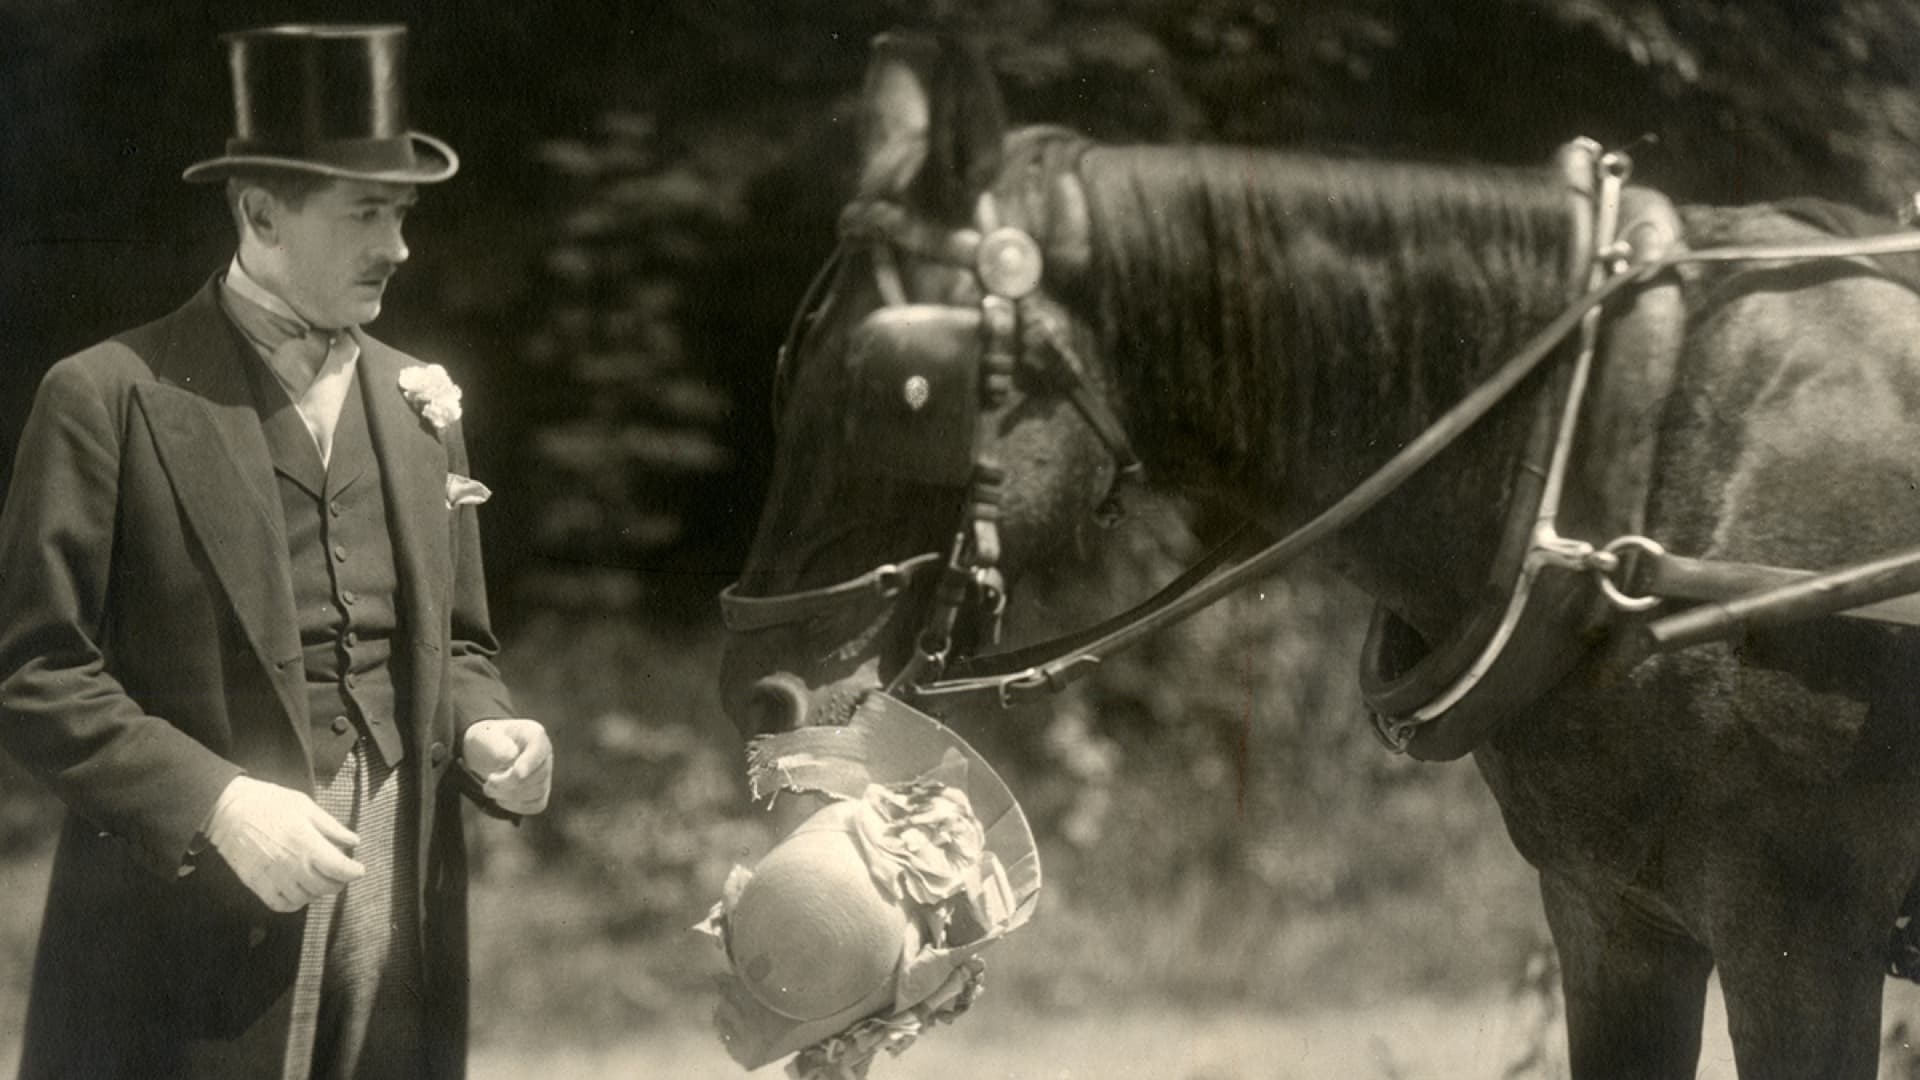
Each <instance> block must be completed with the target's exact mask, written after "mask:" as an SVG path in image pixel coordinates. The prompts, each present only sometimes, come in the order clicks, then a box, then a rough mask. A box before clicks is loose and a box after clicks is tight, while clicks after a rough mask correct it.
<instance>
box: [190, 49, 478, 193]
mask: <svg viewBox="0 0 1920 1080" xmlns="http://www.w3.org/2000/svg"><path fill="white" fill-rule="evenodd" d="M220 40H221V42H222V43H223V44H224V45H225V46H226V48H227V67H228V70H229V72H230V73H231V75H232V78H233V137H232V138H229V139H228V140H227V148H226V153H224V154H221V155H220V156H218V157H214V158H209V159H207V160H205V161H201V162H197V163H195V164H193V165H191V166H189V167H188V168H187V170H186V172H184V173H182V174H181V176H182V178H183V179H186V180H190V181H195V182H205V181H212V180H223V179H225V178H226V177H227V176H228V175H230V174H231V173H233V172H234V171H236V170H238V169H246V168H255V169H292V170H296V171H299V172H308V173H318V174H320V175H323V176H334V177H340V178H342V179H349V180H375V181H384V182H389V183H402V184H431V183H435V182H437V181H440V180H445V179H446V178H448V177H450V176H452V175H453V174H454V173H455V172H456V171H458V170H459V168H460V158H459V156H458V155H456V154H455V153H454V152H453V148H452V147H450V146H448V145H447V144H446V143H444V142H441V141H440V140H439V139H436V138H434V137H433V136H431V135H425V134H422V133H420V132H418V131H413V130H411V129H410V128H409V127H408V126H407V99H406V72H407V68H406V60H407V29H406V27H404V26H384V25H383V26H337V25H324V24H322V25H298V26H270V27H264V28H262V29H258V30H243V31H240V32H239V33H234V34H224V35H222V36H221V38H220Z"/></svg>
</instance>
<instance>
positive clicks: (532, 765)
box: [460, 717, 553, 814]
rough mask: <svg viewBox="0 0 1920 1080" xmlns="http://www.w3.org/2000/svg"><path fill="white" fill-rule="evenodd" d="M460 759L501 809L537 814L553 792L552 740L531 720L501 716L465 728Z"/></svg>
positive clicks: (538, 723) (542, 728)
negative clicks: (465, 732)
mask: <svg viewBox="0 0 1920 1080" xmlns="http://www.w3.org/2000/svg"><path fill="white" fill-rule="evenodd" d="M460 759H461V763H462V764H464V765H465V766H466V768H467V771H468V772H470V773H472V774H473V775H474V776H476V777H478V778H479V780H480V790H482V791H484V792H486V795H487V798H489V799H492V800H493V801H494V802H495V803H497V804H498V805H499V806H500V808H501V809H502V810H506V811H509V812H511V813H515V814H537V813H539V812H540V811H542V810H545V809H546V808H547V796H548V795H549V794H550V793H551V792H552V790H553V743H552V741H550V740H549V739H548V738H547V729H546V728H544V727H541V726H540V722H539V721H537V720H525V719H521V718H518V717H503V718H500V719H495V720H481V721H479V722H477V723H475V724H474V725H473V726H472V727H470V728H468V729H467V734H466V739H465V741H464V742H462V743H461V747H460Z"/></svg>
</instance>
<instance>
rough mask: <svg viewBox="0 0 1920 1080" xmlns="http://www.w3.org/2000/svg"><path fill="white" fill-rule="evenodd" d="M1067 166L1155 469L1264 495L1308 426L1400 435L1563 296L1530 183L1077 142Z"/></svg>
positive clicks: (1553, 186) (1546, 177)
mask: <svg viewBox="0 0 1920 1080" xmlns="http://www.w3.org/2000/svg"><path fill="white" fill-rule="evenodd" d="M1078 172H1079V177H1080V180H1081V182H1082V184H1083V185H1084V188H1085V190H1086V193H1087V203H1088V210H1089V214H1090V219H1091V225H1092V232H1093V259H1092V267H1091V274H1092V277H1093V279H1094V280H1093V281H1091V282H1090V283H1089V284H1090V286H1091V289H1092V290H1093V292H1094V294H1095V295H1096V297H1097V300H1096V301H1095V303H1096V305H1097V309H1096V316H1097V319H1098V321H1099V323H1100V332H1101V334H1102V336H1103V338H1104V344H1105V348H1106V351H1107V353H1108V355H1109V356H1110V357H1112V362H1113V372H1112V375H1113V377H1114V378H1115V379H1116V380H1117V382H1118V385H1119V386H1120V388H1121V392H1122V395H1123V397H1124V398H1126V399H1127V402H1128V408H1127V411H1128V413H1129V423H1130V426H1131V427H1132V429H1133V431H1134V433H1135V435H1136V437H1137V438H1139V439H1140V440H1141V441H1142V442H1143V443H1144V444H1146V445H1150V446H1158V447H1160V448H1162V450H1164V451H1166V452H1168V453H1170V454H1172V455H1174V456H1175V457H1176V460H1173V461H1162V462H1159V463H1157V464H1159V465H1160V466H1161V468H1163V469H1171V470H1174V471H1179V470H1181V469H1182V468H1183V467H1185V466H1188V465H1192V466H1194V467H1202V468H1209V469H1212V470H1214V471H1215V472H1216V473H1217V471H1218V470H1219V469H1221V468H1225V469H1227V470H1229V471H1230V472H1233V473H1237V474H1239V475H1240V476H1241V477H1243V478H1245V479H1248V480H1254V481H1258V482H1265V483H1270V484H1279V483H1284V482H1285V478H1284V477H1283V476H1282V475H1280V473H1281V472H1282V471H1283V470H1285V469H1286V468H1288V467H1289V465H1290V464H1291V463H1295V462H1299V461H1302V460H1304V459H1305V458H1306V457H1307V455H1308V454H1310V453H1311V452H1312V450H1313V447H1314V445H1317V444H1316V443H1315V442H1314V440H1316V439H1318V440H1320V441H1321V442H1322V443H1324V442H1326V440H1327V439H1328V438H1330V437H1329V436H1328V435H1326V431H1327V428H1328V425H1326V424H1324V423H1316V422H1315V421H1316V420H1326V419H1328V418H1333V419H1335V420H1337V421H1338V424H1337V425H1336V426H1338V427H1339V428H1340V429H1341V434H1342V436H1343V437H1344V438H1345V439H1347V440H1350V441H1361V442H1366V441H1375V442H1377V441H1380V440H1388V441H1390V442H1397V441H1403V440H1404V439H1405V438H1407V437H1409V433H1410V432H1411V431H1416V430H1418V428H1419V427H1420V426H1422V425H1424V423H1426V422H1427V421H1428V420H1430V419H1431V417H1432V416H1433V415H1434V414H1435V413H1436V412H1438V411H1439V410H1440V409H1444V408H1445V407H1446V406H1448V405H1450V404H1452V403H1453V402H1454V401H1456V400H1458V399H1459V398H1460V397H1461V396H1462V395H1463V394H1464V393H1465V392H1466V391H1467V390H1468V389H1469V388H1470V387H1471V385H1472V384H1473V382H1474V381H1475V380H1476V379H1477V377H1479V375H1480V374H1481V373H1482V372H1483V371H1484V370H1486V369H1487V368H1488V367H1490V366H1491V365H1493V364H1496V363H1498V362H1499V361H1500V360H1501V359H1504V357H1505V355H1506V354H1507V353H1508V352H1509V351H1511V349H1512V348H1513V347H1514V346H1516V345H1517V344H1518V343H1519V342H1520V341H1521V340H1523V339H1524V338H1525V337H1526V336H1527V335H1528V334H1530V333H1532V332H1533V331H1535V330H1537V329H1538V328H1539V327H1540V325H1541V324H1543V323H1544V322H1545V321H1547V319H1549V318H1551V316H1552V314H1553V313H1554V312H1555V311H1557V310H1558V309H1559V308H1560V307H1561V306H1562V305H1563V304H1565V303H1566V301H1567V298H1568V273H1569V259H1570V249H1571V246H1572V244H1573V243H1574V227H1575V226H1574V220H1573V218H1572V215H1571V212H1570V209H1569V206H1570V204H1569V200H1568V198H1567V193H1566V190H1565V188H1564V186H1563V184H1562V183H1561V182H1559V181H1558V180H1557V178H1556V175H1555V174H1554V173H1552V172H1551V171H1549V170H1546V169H1540V170H1515V169H1492V168H1484V167H1482V168H1444V167H1436V166H1423V165H1406V164H1390V163H1382V162H1358V161H1356V162H1344V161H1338V160H1333V159H1327V158H1318V157H1308V156H1300V155H1292V154H1282V153H1277V152H1272V151H1262V150H1254V149H1235V148H1227V147H1150V148H1146V147H1143V148H1116V147H1096V148H1094V149H1091V150H1089V151H1087V152H1086V153H1085V154H1084V155H1082V156H1081V157H1080V158H1079V159H1078ZM1356 371H1360V372H1364V374H1359V375H1357V374H1356ZM1320 448H1321V450H1322V451H1325V450H1327V449H1338V447H1337V446H1334V447H1329V446H1326V445H1321V446H1320ZM1182 453H1186V454H1189V455H1194V456H1196V457H1198V458H1204V459H1205V460H1204V462H1200V461H1195V462H1185V461H1181V460H1177V458H1178V456H1179V455H1180V454H1182Z"/></svg>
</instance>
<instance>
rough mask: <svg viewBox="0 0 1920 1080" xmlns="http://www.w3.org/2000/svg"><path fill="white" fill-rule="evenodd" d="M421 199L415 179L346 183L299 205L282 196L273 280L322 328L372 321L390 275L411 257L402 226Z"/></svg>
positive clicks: (277, 207)
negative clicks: (292, 203)
mask: <svg viewBox="0 0 1920 1080" xmlns="http://www.w3.org/2000/svg"><path fill="white" fill-rule="evenodd" d="M416 198H417V195H416V194H415V191H414V186H413V185H412V184H383V183H371V182H367V181H361V180H338V181H335V182H333V183H330V184H327V185H326V186H325V187H322V188H320V189H319V190H318V191H315V192H313V193H312V194H310V195H308V196H307V198H306V200H305V201H304V202H302V203H301V204H300V206H299V207H298V208H297V209H296V208H293V207H290V206H287V205H285V204H283V203H278V202H277V201H276V203H275V207H274V229H273V233H272V235H271V237H270V238H268V239H269V246H270V247H271V248H273V249H275V250H274V251H273V262H274V263H276V264H277V265H276V267H275V269H276V271H277V273H276V274H274V275H273V276H275V277H276V278H278V279H279V280H276V281H274V282H272V283H271V284H273V285H275V286H277V287H278V291H280V293H281V296H282V298H283V299H285V300H286V301H287V303H289V304H291V305H292V306H293V309H294V310H295V311H296V312H299V314H300V315H301V317H302V318H305V319H306V320H307V321H308V322H310V323H312V324H313V325H315V326H319V327H323V328H328V329H331V328H334V327H342V326H358V325H360V324H361V323H366V322H372V321H373V319H374V318H375V317H376V316H378V315H379V314H380V301H381V297H382V296H383V295H384V294H385V292H386V289H387V279H389V278H391V277H392V276H393V272H394V271H395V270H397V269H399V267H400V264H401V263H403V262H406V261H407V245H406V241H404V240H402V239H401V237H400V227H401V225H402V224H403V223H404V222H405V221H406V217H407V211H408V210H409V209H410V208H411V207H412V206H413V204H414V202H415V200H416Z"/></svg>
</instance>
